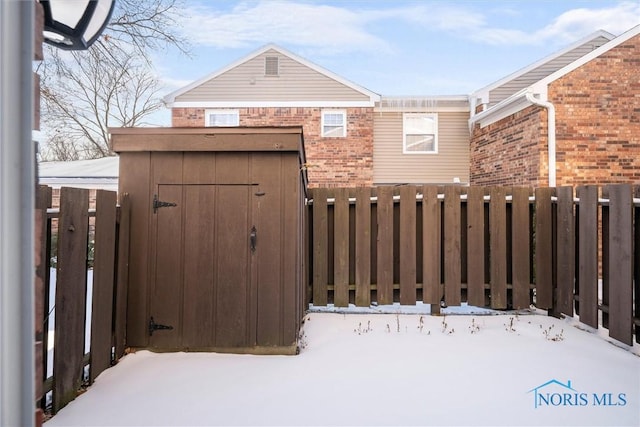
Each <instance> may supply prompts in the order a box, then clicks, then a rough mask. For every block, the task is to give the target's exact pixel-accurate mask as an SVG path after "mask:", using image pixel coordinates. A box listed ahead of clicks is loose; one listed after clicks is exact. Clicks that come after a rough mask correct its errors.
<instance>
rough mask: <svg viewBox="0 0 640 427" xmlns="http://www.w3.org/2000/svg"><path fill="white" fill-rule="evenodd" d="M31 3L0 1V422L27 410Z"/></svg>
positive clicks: (29, 420)
mask: <svg viewBox="0 0 640 427" xmlns="http://www.w3.org/2000/svg"><path fill="white" fill-rule="evenodd" d="M34 10H35V3H34V0H28V1H18V0H1V2H0V425H1V426H3V427H4V426H32V425H33V424H34V413H35V366H34V365H35V361H34V331H35V329H34V317H35V315H34V312H35V309H34V276H35V272H34V270H35V267H34V265H35V260H34V259H35V252H34V250H35V249H34V246H35V244H34V225H33V222H34V207H35V206H34V204H35V148H34V144H33V141H32V137H31V132H32V129H33V111H34V110H33V77H32V64H33V48H34V34H33V32H34V29H33V28H34V19H35V18H34Z"/></svg>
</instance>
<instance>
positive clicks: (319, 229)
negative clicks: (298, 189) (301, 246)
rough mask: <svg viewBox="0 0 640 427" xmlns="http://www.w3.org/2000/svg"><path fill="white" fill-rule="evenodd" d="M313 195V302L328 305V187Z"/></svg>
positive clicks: (317, 190) (315, 191) (316, 191)
mask: <svg viewBox="0 0 640 427" xmlns="http://www.w3.org/2000/svg"><path fill="white" fill-rule="evenodd" d="M312 197H313V304H314V305H319V306H325V305H327V274H328V265H327V257H328V256H329V255H328V251H329V248H328V246H329V245H328V244H329V241H328V240H329V239H328V236H327V233H328V220H327V218H328V211H327V189H326V188H316V189H314V190H313V192H312Z"/></svg>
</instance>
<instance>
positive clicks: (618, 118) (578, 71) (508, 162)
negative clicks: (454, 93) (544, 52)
mask: <svg viewBox="0 0 640 427" xmlns="http://www.w3.org/2000/svg"><path fill="white" fill-rule="evenodd" d="M470 103H471V105H472V111H474V112H475V114H474V115H472V117H471V119H470V121H469V124H470V130H471V141H470V142H471V143H470V148H471V164H470V175H471V179H470V181H471V183H472V184H479V185H529V186H546V185H549V186H552V187H554V186H561V185H581V184H604V183H638V182H640V26H637V27H635V28H632V29H631V30H629V31H627V32H626V33H624V34H622V35H620V36H619V37H614V36H612V35H611V34H609V33H606V32H603V31H600V32H597V33H595V34H593V35H592V36H590V37H587V38H585V39H583V40H581V41H579V42H577V43H575V44H573V45H571V46H569V47H568V48H566V49H564V50H563V51H561V52H559V53H558V54H556V55H552V56H550V57H548V58H545V59H544V60H542V61H539V62H538V63H536V64H533V65H532V66H530V67H527V68H525V69H523V70H521V71H519V72H517V73H515V74H512V75H510V76H507V77H506V78H504V79H502V80H500V81H498V82H496V83H494V84H492V85H489V86H487V87H485V88H482V89H480V90H478V91H476V92H474V93H473V94H471V96H470ZM554 115H555V117H554Z"/></svg>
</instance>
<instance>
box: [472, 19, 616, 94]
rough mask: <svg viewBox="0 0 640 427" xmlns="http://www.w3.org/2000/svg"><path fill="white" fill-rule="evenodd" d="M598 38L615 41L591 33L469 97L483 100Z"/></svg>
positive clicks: (607, 36) (609, 35)
mask: <svg viewBox="0 0 640 427" xmlns="http://www.w3.org/2000/svg"><path fill="white" fill-rule="evenodd" d="M599 37H604V38H606V39H608V40H614V39H615V36H614V35H613V34H611V33H609V32H607V31H604V30H599V31H596V32H594V33H592V34H590V35H588V36H586V37H584V38H582V39H580V40H578V41H577V42H575V43H573V44H571V45H569V46H567V47H565V48H564V49H562V50H560V51H558V52H555V53H552V54H551V55H549V56H546V57H544V58H542V59H540V60H539V61H536V62H534V63H533V64H530V65H527V66H526V67H524V68H521V69H519V70H518V71H515V72H513V73H511V74H509V75H508V76H506V77H503V78H502V79H500V80H498V81H495V82H493V83H491V84H489V85H487V86H485V87H482V88H480V89H478V90H476V91H475V92H473V93H472V94H471V96H473V97H481V96H482V97H483V98H484V97H485V96H486V97H488V94H489V92H490V91H492V90H493V89H495V88H497V87H499V86H502V85H503V84H505V83H507V82H508V81H511V80H513V79H516V78H518V77H520V76H522V75H523V74H526V73H528V72H529V71H531V70H534V69H536V68H538V67H540V66H541V65H543V64H545V63H547V62H549V61H552V60H554V59H556V58H558V57H560V56H562V55H564V54H566V53H568V52H570V51H572V50H573V49H575V48H577V47H579V46H581V45H583V44H585V43H587V42H589V41H590V40H595V39H597V38H599ZM607 44H608V43H606V44H605V45H603V46H606V45H607Z"/></svg>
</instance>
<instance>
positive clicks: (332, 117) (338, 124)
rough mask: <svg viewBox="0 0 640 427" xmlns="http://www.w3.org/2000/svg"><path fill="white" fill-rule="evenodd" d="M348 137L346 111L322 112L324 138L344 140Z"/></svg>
mask: <svg viewBox="0 0 640 427" xmlns="http://www.w3.org/2000/svg"><path fill="white" fill-rule="evenodd" d="M345 136H347V112H346V111H344V110H323V111H322V137H323V138H344V137H345Z"/></svg>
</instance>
